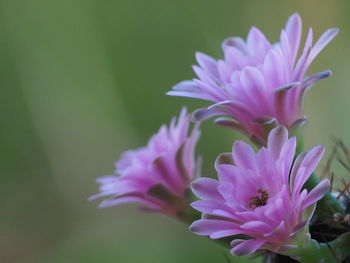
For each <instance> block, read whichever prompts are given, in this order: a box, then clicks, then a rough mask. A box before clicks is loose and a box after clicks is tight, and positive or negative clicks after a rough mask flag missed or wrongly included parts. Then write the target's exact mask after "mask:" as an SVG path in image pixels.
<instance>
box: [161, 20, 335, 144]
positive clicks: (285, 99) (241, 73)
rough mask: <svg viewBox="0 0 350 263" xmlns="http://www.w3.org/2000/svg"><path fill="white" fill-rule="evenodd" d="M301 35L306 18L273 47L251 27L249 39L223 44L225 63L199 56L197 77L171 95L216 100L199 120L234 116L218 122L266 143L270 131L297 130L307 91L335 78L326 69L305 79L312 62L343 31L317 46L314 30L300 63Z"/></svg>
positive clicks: (332, 32) (291, 22)
mask: <svg viewBox="0 0 350 263" xmlns="http://www.w3.org/2000/svg"><path fill="white" fill-rule="evenodd" d="M301 32H302V23H301V18H300V16H299V15H298V14H293V15H292V16H291V17H290V18H289V20H288V22H287V24H286V27H285V28H284V29H283V30H282V32H281V35H280V42H278V43H275V44H271V43H270V42H269V41H268V40H267V39H266V38H265V36H264V34H263V33H262V32H261V31H260V30H259V29H257V28H256V27H252V28H251V30H250V32H249V34H248V37H247V40H246V41H244V40H243V39H241V38H239V37H232V38H229V39H226V40H225V41H224V42H223V44H222V49H223V52H224V58H223V59H219V60H215V59H213V58H211V57H209V56H207V55H205V54H203V53H197V54H196V59H197V61H198V64H199V66H193V70H194V72H195V73H196V75H197V78H195V79H193V80H191V81H183V82H180V83H179V84H177V85H175V86H174V87H173V90H172V91H170V92H168V93H167V94H168V95H172V96H184V97H192V98H198V99H204V100H208V101H212V102H214V103H215V104H213V105H211V106H210V107H208V108H206V109H199V110H197V111H196V112H195V113H194V119H195V120H203V119H207V118H209V117H213V116H218V115H224V116H229V117H230V118H222V117H221V118H217V119H216V120H215V122H216V123H217V124H219V125H221V126H225V127H230V128H234V129H238V130H240V131H241V132H243V133H245V134H246V135H248V136H249V137H251V138H252V139H254V140H255V141H260V142H262V144H264V143H265V142H266V138H267V134H268V132H269V130H270V129H271V127H273V126H277V125H284V126H285V127H287V128H288V129H292V128H293V127H294V126H295V125H297V124H298V123H300V122H302V121H304V116H303V97H304V94H305V91H306V90H307V89H308V87H310V86H311V85H312V84H313V83H315V82H316V81H317V80H319V79H322V78H326V77H328V76H330V74H331V72H330V71H324V72H321V73H318V74H315V75H312V76H310V77H304V76H305V73H306V71H307V69H308V68H309V66H310V64H311V62H312V61H313V60H314V59H315V58H316V56H317V55H318V54H319V53H320V52H321V50H322V49H323V48H324V47H325V46H326V45H327V44H328V43H329V42H330V41H331V40H332V39H333V38H334V37H335V36H336V35H337V33H338V29H329V30H327V31H326V32H324V33H323V35H322V36H321V37H320V38H319V39H318V40H317V41H316V43H315V44H313V43H312V42H313V31H312V29H311V28H310V29H309V32H308V35H307V38H306V41H305V44H304V48H303V51H302V52H301V55H300V57H299V58H298V59H297V55H298V51H299V45H300V40H301Z"/></svg>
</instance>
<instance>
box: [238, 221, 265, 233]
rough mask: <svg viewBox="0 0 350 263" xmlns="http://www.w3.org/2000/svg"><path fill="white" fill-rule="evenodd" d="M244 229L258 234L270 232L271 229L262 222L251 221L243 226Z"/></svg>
mask: <svg viewBox="0 0 350 263" xmlns="http://www.w3.org/2000/svg"><path fill="white" fill-rule="evenodd" d="M241 228H242V229H245V230H251V231H257V232H269V231H271V227H270V226H269V225H267V224H266V223H264V222H262V221H249V222H247V223H244V224H243V225H241Z"/></svg>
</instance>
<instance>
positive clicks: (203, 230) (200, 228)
mask: <svg viewBox="0 0 350 263" xmlns="http://www.w3.org/2000/svg"><path fill="white" fill-rule="evenodd" d="M234 229H237V225H236V224H234V223H232V222H229V221H224V220H212V219H200V220H197V221H194V222H193V223H192V225H191V226H190V231H191V232H193V233H195V234H197V235H200V236H209V235H211V234H212V233H215V232H218V231H223V230H234Z"/></svg>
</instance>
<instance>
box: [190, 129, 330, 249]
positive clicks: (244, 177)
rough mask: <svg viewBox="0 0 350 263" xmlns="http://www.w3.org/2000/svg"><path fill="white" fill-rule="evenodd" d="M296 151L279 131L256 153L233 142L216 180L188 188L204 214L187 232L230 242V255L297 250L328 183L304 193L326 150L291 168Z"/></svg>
mask: <svg viewBox="0 0 350 263" xmlns="http://www.w3.org/2000/svg"><path fill="white" fill-rule="evenodd" d="M295 147H296V138H295V137H292V138H290V139H288V131H287V129H286V128H284V127H282V126H279V127H276V128H274V129H273V130H272V131H271V132H270V134H269V136H268V142H267V148H265V147H263V148H261V149H260V150H259V151H258V152H257V153H255V152H254V150H253V149H252V148H251V146H249V145H248V144H246V143H245V142H242V141H237V142H235V143H234V145H233V150H232V153H228V154H222V155H221V156H219V157H218V159H217V161H216V165H215V168H216V171H217V173H218V178H219V180H218V181H217V180H214V179H211V178H200V179H197V180H196V181H194V182H193V183H192V191H193V192H194V193H195V195H197V196H198V197H199V198H200V199H201V200H199V201H196V202H194V203H192V207H194V208H195V209H197V210H199V211H200V212H202V219H200V220H197V221H195V222H193V224H192V225H191V227H190V230H191V231H192V232H194V233H196V234H198V235H203V236H209V237H210V238H212V239H219V238H224V237H230V238H231V239H232V240H233V241H232V242H231V246H232V247H233V248H232V250H231V253H232V254H234V255H245V254H251V253H254V252H255V251H256V250H258V249H268V250H271V251H275V252H279V251H283V250H284V249H287V248H289V247H295V246H298V245H299V243H300V236H303V237H305V235H308V233H307V231H308V228H307V225H308V223H309V220H310V218H311V216H312V215H313V213H314V209H315V206H316V202H317V201H318V200H320V199H321V198H322V196H323V195H324V194H325V193H326V192H327V191H328V189H329V185H330V183H329V180H328V179H324V180H322V181H321V182H320V183H319V184H318V185H317V186H316V187H315V188H313V189H312V190H311V191H310V192H308V191H307V190H306V189H303V185H304V183H305V182H306V180H307V179H308V178H309V177H310V175H311V173H312V172H313V171H314V169H315V168H316V166H317V164H318V163H319V161H320V159H321V158H322V156H323V153H324V147H323V146H315V147H313V148H312V149H311V150H310V151H308V152H303V153H301V154H300V155H299V156H298V157H297V158H296V160H295V162H294V163H293V157H294V154H295ZM298 234H299V235H298ZM300 234H301V235H300ZM236 235H240V237H239V238H238V239H237V237H235V236H236Z"/></svg>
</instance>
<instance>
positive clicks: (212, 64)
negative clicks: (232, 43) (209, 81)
mask: <svg viewBox="0 0 350 263" xmlns="http://www.w3.org/2000/svg"><path fill="white" fill-rule="evenodd" d="M196 60H197V61H198V64H199V65H200V66H201V67H202V68H203V69H204V70H205V71H206V72H207V73H209V74H211V75H212V76H213V77H214V78H218V77H219V73H218V69H217V63H216V60H215V59H213V58H212V57H209V56H208V55H206V54H204V53H201V52H196Z"/></svg>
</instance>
